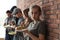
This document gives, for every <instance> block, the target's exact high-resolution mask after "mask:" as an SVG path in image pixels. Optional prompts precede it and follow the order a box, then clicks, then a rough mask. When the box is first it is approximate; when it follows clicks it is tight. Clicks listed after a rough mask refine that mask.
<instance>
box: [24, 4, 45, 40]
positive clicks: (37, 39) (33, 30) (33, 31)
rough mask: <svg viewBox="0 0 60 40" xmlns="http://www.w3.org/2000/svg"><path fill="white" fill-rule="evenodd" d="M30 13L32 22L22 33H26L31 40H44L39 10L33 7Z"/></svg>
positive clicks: (36, 6) (35, 6)
mask: <svg viewBox="0 0 60 40" xmlns="http://www.w3.org/2000/svg"><path fill="white" fill-rule="evenodd" d="M31 11H32V20H33V22H31V23H30V24H29V26H28V28H27V29H26V30H24V32H25V33H27V34H28V36H29V37H30V38H31V39H32V40H45V26H44V23H43V22H42V21H40V20H39V16H40V15H41V8H40V7H39V6H38V5H34V6H33V7H32V10H31Z"/></svg>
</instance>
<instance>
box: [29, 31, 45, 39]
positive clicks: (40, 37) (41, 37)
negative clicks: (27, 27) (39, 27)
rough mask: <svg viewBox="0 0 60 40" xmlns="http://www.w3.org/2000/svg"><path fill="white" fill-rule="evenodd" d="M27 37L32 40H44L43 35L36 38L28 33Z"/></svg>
mask: <svg viewBox="0 0 60 40" xmlns="http://www.w3.org/2000/svg"><path fill="white" fill-rule="evenodd" d="M28 36H30V37H31V38H32V40H45V37H44V35H43V34H39V37H36V36H34V35H33V34H31V33H30V32H28Z"/></svg>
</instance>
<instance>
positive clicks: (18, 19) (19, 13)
mask: <svg viewBox="0 0 60 40" xmlns="http://www.w3.org/2000/svg"><path fill="white" fill-rule="evenodd" d="M13 15H15V17H14V18H15V20H16V26H20V24H21V22H22V21H23V20H24V19H23V16H22V11H21V9H19V8H15V9H14V11H13ZM16 28H17V27H16ZM14 40H23V33H22V32H17V34H16V35H15V37H14Z"/></svg>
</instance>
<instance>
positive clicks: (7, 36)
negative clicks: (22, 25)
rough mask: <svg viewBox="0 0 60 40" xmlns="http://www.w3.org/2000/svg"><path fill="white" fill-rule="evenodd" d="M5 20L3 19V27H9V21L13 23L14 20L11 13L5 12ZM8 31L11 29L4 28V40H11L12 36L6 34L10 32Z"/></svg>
mask: <svg viewBox="0 0 60 40" xmlns="http://www.w3.org/2000/svg"><path fill="white" fill-rule="evenodd" d="M6 14H7V18H6V19H5V22H4V26H6V25H9V24H10V22H11V21H13V22H14V23H15V20H14V18H13V16H12V12H11V11H10V10H7V11H6ZM9 29H11V30H12V28H9V27H7V28H6V35H5V40H13V36H14V35H9V34H8V32H9V31H10V30H9Z"/></svg>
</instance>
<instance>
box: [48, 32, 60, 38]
mask: <svg viewBox="0 0 60 40" xmlns="http://www.w3.org/2000/svg"><path fill="white" fill-rule="evenodd" d="M49 36H50V37H53V38H57V39H58V37H59V34H57V33H54V32H52V33H49Z"/></svg>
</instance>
